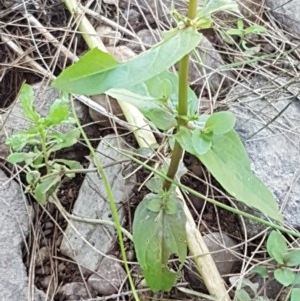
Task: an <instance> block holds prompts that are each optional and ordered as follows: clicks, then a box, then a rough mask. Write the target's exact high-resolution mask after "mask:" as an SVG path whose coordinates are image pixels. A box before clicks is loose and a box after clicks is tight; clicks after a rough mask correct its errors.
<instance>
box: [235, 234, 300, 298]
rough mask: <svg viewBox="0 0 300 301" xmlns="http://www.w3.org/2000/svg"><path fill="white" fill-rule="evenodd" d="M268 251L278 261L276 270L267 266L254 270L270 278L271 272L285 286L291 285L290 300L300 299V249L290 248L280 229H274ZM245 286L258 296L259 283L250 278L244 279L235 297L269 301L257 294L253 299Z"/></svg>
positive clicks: (269, 238) (267, 245) (269, 237)
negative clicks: (299, 268)
mask: <svg viewBox="0 0 300 301" xmlns="http://www.w3.org/2000/svg"><path fill="white" fill-rule="evenodd" d="M266 247H267V252H268V254H269V256H270V257H271V258H272V259H273V260H274V261H275V262H276V264H277V267H276V268H275V270H272V271H270V270H268V269H267V268H266V267H265V266H260V265H259V266H257V267H255V268H254V269H253V270H252V272H253V273H255V274H258V275H259V276H260V277H262V278H268V277H270V276H271V274H272V275H273V276H274V279H275V280H276V281H277V282H278V283H280V284H281V285H282V286H284V287H291V290H290V295H289V296H290V298H289V300H290V301H298V300H300V288H299V285H300V275H299V270H298V269H297V267H298V266H299V265H300V250H299V249H294V248H292V249H289V248H288V245H287V243H286V241H285V239H284V237H283V235H282V234H281V233H280V232H278V231H272V232H271V233H270V234H269V236H268V239H267V244H266ZM245 288H248V290H249V289H250V290H251V291H252V293H253V294H254V295H255V296H256V295H257V290H258V283H252V282H251V281H250V280H248V279H243V280H242V283H241V287H240V288H238V289H237V290H236V293H235V297H236V299H237V300H238V301H265V300H266V301H268V300H269V298H268V297H265V296H256V297H254V299H251V298H250V296H249V294H248V293H247V291H246V290H245Z"/></svg>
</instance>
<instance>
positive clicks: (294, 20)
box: [266, 0, 300, 37]
mask: <svg viewBox="0 0 300 301" xmlns="http://www.w3.org/2000/svg"><path fill="white" fill-rule="evenodd" d="M266 5H267V6H268V7H269V8H270V9H271V10H270V13H271V14H272V15H273V16H274V18H275V20H276V21H277V22H279V23H280V24H281V25H282V26H283V27H284V28H285V29H286V30H287V31H288V32H290V33H292V34H294V35H295V36H298V37H299V35H300V0H290V1H287V0H277V1H274V0H266Z"/></svg>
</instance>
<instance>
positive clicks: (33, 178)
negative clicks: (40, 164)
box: [26, 170, 41, 185]
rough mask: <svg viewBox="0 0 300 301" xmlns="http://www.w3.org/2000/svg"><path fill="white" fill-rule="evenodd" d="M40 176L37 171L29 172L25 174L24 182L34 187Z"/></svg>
mask: <svg viewBox="0 0 300 301" xmlns="http://www.w3.org/2000/svg"><path fill="white" fill-rule="evenodd" d="M40 177H41V174H40V172H39V171H37V170H30V171H28V172H27V173H26V182H27V183H28V184H30V185H35V184H36V182H37V181H38V180H39V179H40Z"/></svg>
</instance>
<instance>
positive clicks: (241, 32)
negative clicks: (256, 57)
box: [223, 19, 267, 55]
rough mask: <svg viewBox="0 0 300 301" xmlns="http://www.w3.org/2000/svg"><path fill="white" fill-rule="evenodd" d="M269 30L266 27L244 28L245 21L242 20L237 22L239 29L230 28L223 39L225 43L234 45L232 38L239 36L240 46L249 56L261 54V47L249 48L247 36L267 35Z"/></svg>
mask: <svg viewBox="0 0 300 301" xmlns="http://www.w3.org/2000/svg"><path fill="white" fill-rule="evenodd" d="M266 31H267V30H266V28H265V27H263V26H260V25H257V24H253V25H251V26H249V27H246V28H245V26H244V21H243V20H242V19H238V20H237V27H236V28H230V29H228V30H227V31H226V32H225V34H223V37H224V38H225V41H226V42H227V43H229V44H234V43H235V42H234V40H233V39H232V36H237V37H238V38H239V45H240V46H241V48H242V50H243V51H244V53H245V54H247V55H253V54H256V53H258V52H259V50H260V47H259V45H258V46H254V47H248V42H247V40H246V38H247V36H249V35H251V34H260V33H265V32H266Z"/></svg>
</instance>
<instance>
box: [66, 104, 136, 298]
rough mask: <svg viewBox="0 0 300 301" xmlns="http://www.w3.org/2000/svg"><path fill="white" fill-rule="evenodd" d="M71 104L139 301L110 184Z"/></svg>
mask: <svg viewBox="0 0 300 301" xmlns="http://www.w3.org/2000/svg"><path fill="white" fill-rule="evenodd" d="M71 103H72V111H73V115H74V116H75V117H76V122H77V126H78V128H79V129H80V132H81V135H82V137H83V139H84V141H85V142H86V144H87V146H88V148H89V150H90V152H91V156H92V158H93V161H94V164H95V166H96V167H97V169H98V173H99V175H100V177H101V179H102V182H103V185H104V188H105V191H106V193H107V198H108V202H109V205H110V208H111V213H112V217H113V220H114V222H115V225H116V232H117V237H118V241H119V245H120V250H121V255H122V259H123V261H124V268H125V271H126V273H127V277H128V282H129V284H130V287H131V289H132V294H133V297H134V299H135V301H140V299H139V296H138V294H137V291H136V289H135V286H134V282H133V279H132V277H131V273H130V269H129V266H128V262H127V258H126V251H125V245H124V241H123V235H122V230H121V228H122V227H121V223H120V220H119V215H118V209H117V206H116V203H115V199H114V194H113V192H112V188H111V185H110V182H109V180H108V178H107V176H106V173H105V171H104V168H103V166H102V164H101V162H100V160H99V158H98V156H97V154H96V152H95V150H94V148H93V146H92V144H91V143H90V140H89V139H88V137H87V135H86V134H85V132H84V130H83V129H82V127H81V125H80V123H79V120H78V118H77V116H76V111H75V106H74V101H73V99H72V100H71Z"/></svg>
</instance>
